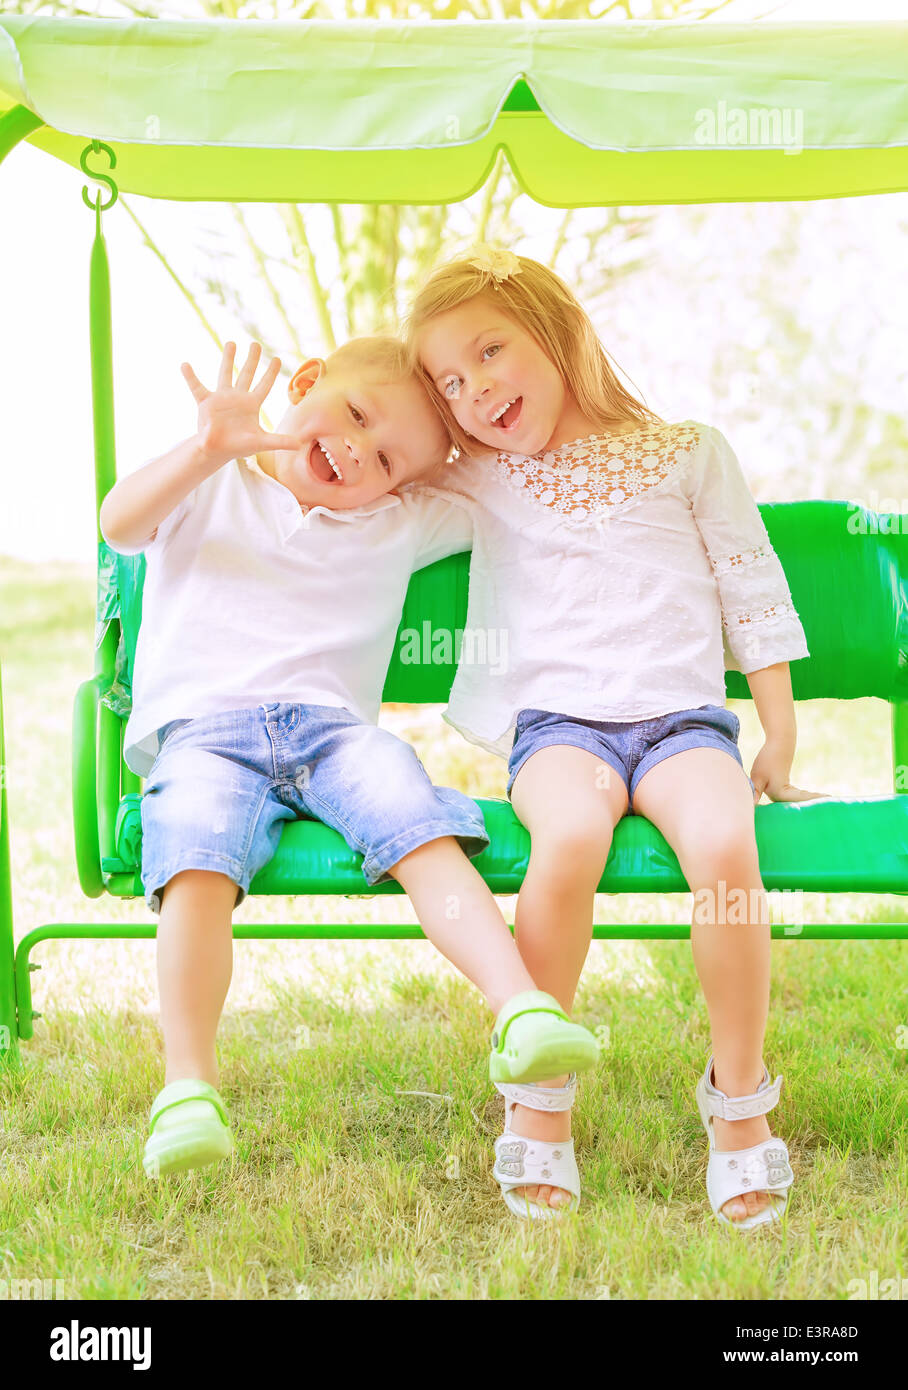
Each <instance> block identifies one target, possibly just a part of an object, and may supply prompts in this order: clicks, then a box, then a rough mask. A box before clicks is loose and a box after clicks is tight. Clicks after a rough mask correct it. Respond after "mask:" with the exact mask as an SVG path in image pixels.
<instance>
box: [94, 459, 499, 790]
mask: <svg viewBox="0 0 908 1390" xmlns="http://www.w3.org/2000/svg"><path fill="white" fill-rule="evenodd" d="M453 500H455V501H456V500H457V499H453ZM451 501H452V499H448V498H442V497H439V496H437V495H434V494H432V493H430V492H428V491H423V490H422V489H421V488H420V487H419V485H418V484H410V485H407V486H405V487H404V488H402V489H401V491H400V493H399V494H395V493H388V494H386V495H385V496H384V497H380V498H378V499H377V500H376V501H375V502H372V503H369V504H368V505H366V506H364V507H355V508H351V509H350V510H337V511H335V510H332V509H331V508H329V507H324V506H315V507H312V508H310V509H309V510H308V511H306V512H304V511H303V509H302V508H301V506H300V504H299V502H298V501H297V500H296V498H295V497H294V496H293V494H292V493H291V492H290V490H289V488H287V487H285V486H284V484H283V483H280V482H278V481H277V480H276V479H275V478H272V477H270V476H269V475H268V474H266V473H264V472H263V470H262V469H261V468H260V467H259V465H258V463H257V462H256V461H255V460H254V459H244V460H234V461H233V462H232V463H229V464H226V465H225V466H224V467H223V468H221V469H219V470H218V472H217V473H215V474H213V475H212V476H211V477H210V478H208V479H206V481H205V482H204V483H202V484H201V485H200V486H199V487H198V488H196V489H195V490H194V491H193V492H191V493H190V494H189V496H188V497H186V498H185V499H184V500H183V501H182V502H181V503H180V505H179V506H178V507H176V508H175V509H174V511H172V512H171V513H170V515H169V516H168V517H166V518H165V520H164V521H162V522H161V524H160V525H159V527H158V529H157V534H156V536H155V539H154V540H153V541H152V542H150V543H149V544H148V545H146V546H145V547H144V551H145V559H146V571H145V585H144V590H143V599H142V626H141V628H140V630H139V637H138V641H137V644H136V657H135V666H134V671H133V708H132V713H131V715H130V718H129V721H128V723H127V726H126V732H125V736H124V756H125V758H126V762H127V764H128V766H129V767H131V768H132V770H133V771H134V772H137V773H138V774H139V775H140V776H146V775H147V774H148V772H149V771H150V769H151V766H152V763H153V762H154V759H155V757H156V756H157V752H158V749H159V738H158V731H159V730H160V729H161V728H162V727H163V726H164V725H165V724H167V723H169V722H170V721H171V720H173V719H194V718H198V717H200V716H202V715H210V714H218V713H223V712H226V711H228V710H232V709H249V708H255V707H256V706H258V705H260V704H271V703H279V702H287V703H299V704H312V705H328V706H333V707H342V708H345V709H348V710H350V711H351V712H352V713H353V714H355V715H357V716H358V717H359V718H361V719H364V720H366V721H368V722H370V723H375V722H376V720H377V719H378V714H379V709H380V706H381V692H382V688H383V686H384V681H385V675H386V672H387V669H388V664H389V662H390V659H391V656H392V653H393V648H394V639H395V636H396V634H397V628H398V624H399V622H400V614H401V607H402V605H403V601H404V598H405V596H406V592H407V585H408V583H409V580H410V575H411V574H412V572H413V571H414V570H417V569H422V568H423V567H424V566H425V565H430V564H432V563H433V562H434V561H435V560H439V559H442V558H443V557H444V556H446V555H452V554H455V553H456V552H458V551H462V550H468V549H469V548H470V544H471V541H472V522H471V520H470V517H469V515H468V512H467V511H466V510H465V508H464V507H463V506H459V505H453V506H452V505H451ZM113 548H114V549H116V548H117V547H113Z"/></svg>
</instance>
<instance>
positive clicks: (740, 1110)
mask: <svg viewBox="0 0 908 1390" xmlns="http://www.w3.org/2000/svg"><path fill="white" fill-rule="evenodd" d="M712 1075H713V1059H712V1057H710V1059H709V1061H708V1062H707V1064H706V1071H705V1072H704V1073H703V1075H702V1076H701V1077H700V1080H699V1081H698V1082H697V1108H698V1109H699V1111H700V1119H701V1120H702V1121H703V1126H704V1128H705V1130H706V1133H707V1135H708V1137H709V1161H708V1164H707V1168H706V1191H707V1194H708V1196H709V1203H710V1206H711V1207H712V1209H713V1213H714V1214H715V1215H716V1216H717V1217H718V1218H719V1220H720V1221H724V1222H725V1223H726V1224H727V1225H729V1226H736V1227H737V1228H738V1229H739V1230H742V1231H746V1230H750V1229H751V1228H752V1227H754V1226H761V1225H763V1223H764V1222H767V1221H777V1220H779V1219H780V1218H781V1217H782V1215H783V1214H784V1212H785V1210H786V1208H787V1206H788V1198H789V1193H790V1188H791V1185H792V1183H793V1182H794V1174H793V1173H792V1171H791V1167H790V1165H789V1162H788V1149H787V1147H786V1146H785V1144H784V1143H783V1142H782V1140H781V1139H777V1138H775V1137H770V1138H769V1139H764V1140H763V1141H762V1142H761V1143H759V1144H754V1145H753V1146H752V1147H751V1148H749V1149H735V1150H732V1151H731V1152H726V1153H720V1152H718V1150H717V1149H716V1138H715V1133H714V1129H713V1124H712V1116H713V1115H718V1116H719V1118H720V1119H722V1120H746V1119H750V1118H752V1117H753V1116H755V1115H765V1114H767V1113H768V1112H769V1111H770V1110H772V1109H773V1107H774V1106H775V1105H776V1104H778V1100H779V1091H780V1090H781V1087H782V1078H781V1076H777V1077H776V1079H775V1081H773V1082H772V1083H771V1084H770V1080H769V1072H768V1071H767V1069H766V1068H765V1067H764V1069H763V1080H762V1082H761V1083H760V1085H759V1086H758V1087H757V1089H756V1091H755V1092H754V1093H753V1095H750V1096H727V1095H726V1094H725V1092H724V1091H720V1090H719V1089H718V1088H717V1087H716V1086H715V1085H713V1082H712ZM745 1192H768V1193H769V1194H770V1198H769V1206H767V1207H764V1208H763V1210H762V1211H760V1212H758V1213H757V1214H756V1215H755V1216H746V1217H744V1219H743V1220H741V1221H732V1220H731V1218H730V1217H728V1216H726V1215H725V1213H724V1212H723V1211H722V1206H723V1204H724V1203H725V1202H727V1201H728V1200H729V1199H730V1198H731V1197H741V1196H743V1195H744V1193H745Z"/></svg>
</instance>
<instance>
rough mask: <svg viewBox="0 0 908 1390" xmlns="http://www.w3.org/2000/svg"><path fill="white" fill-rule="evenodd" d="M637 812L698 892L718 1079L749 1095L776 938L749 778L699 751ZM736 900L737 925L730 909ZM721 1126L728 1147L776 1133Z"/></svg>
mask: <svg viewBox="0 0 908 1390" xmlns="http://www.w3.org/2000/svg"><path fill="white" fill-rule="evenodd" d="M634 811H635V812H636V813H637V814H639V815H642V816H646V817H647V818H648V819H649V820H651V821H652V822H653V824H654V825H656V826H658V828H659V829H660V830H661V831H662V834H663V835H664V836H665V838H666V840H667V841H668V843H669V844H670V845H671V847H672V849H673V850H674V851H675V853H676V854H677V856H678V861H679V863H680V865H681V870H682V872H683V874H684V877H685V878H686V879H687V882H688V884H689V886H690V889H691V892H692V893H693V894H694V920H693V922H692V924H691V947H692V949H693V956H694V963H695V965H696V968H697V974H698V975H699V977H700V983H701V984H702V986H703V993H704V996H705V998H706V1007H707V1010H708V1012H709V1022H710V1029H711V1032H712V1041H713V1053H714V1056H715V1065H714V1076H713V1080H714V1083H715V1085H716V1086H718V1088H719V1090H720V1091H724V1092H725V1093H726V1095H730V1096H742V1095H750V1094H752V1092H753V1091H755V1090H756V1088H757V1086H758V1085H759V1084H760V1082H761V1081H762V1080H763V1040H764V1036H765V1033H766V1019H767V1015H768V1012H769V965H770V945H771V937H770V929H769V911H768V903H767V900H766V895H765V890H764V888H763V881H762V879H761V877H760V864H759V859H758V856H757V845H756V839H755V836H754V800H753V792H752V791H751V787H750V783H749V781H748V778H747V776H746V774H745V773H744V771H743V769H742V768H741V766H740V765H739V764H738V763H736V762H735V760H734V759H733V758H731V757H729V755H728V754H727V753H723V752H721V751H720V750H719V749H718V748H690V749H687V750H685V752H683V753H676V754H673V755H672V756H671V757H670V758H666V759H664V761H663V762H661V763H657V764H656V766H655V767H652V768H650V770H649V772H647V773H646V774H645V776H643V777H642V778H641V779H640V782H639V784H638V786H637V791H636V795H635V797H634ZM735 889H738V890H741V889H743V890H744V896H743V897H742V896H741V895H740V894H734V895H733V890H735ZM729 899H730V901H731V903H732V904H734V905H735V914H736V915H735V916H732V913H731V910H730V909H729V911H728V913H727V916H730V917H731V918H732V920H731V922H728V921H726V920H725V918H726V914H724V913H723V900H725V901H728V900H729ZM742 902H743V904H745V910H744V911H743V912H739V905H740V903H742ZM704 909H706V910H704ZM736 923H737V924H736ZM713 1123H714V1125H715V1136H716V1147H717V1149H718V1150H719V1151H720V1152H724V1151H728V1150H732V1149H746V1148H750V1146H751V1145H752V1144H758V1143H760V1142H761V1141H762V1140H764V1139H768V1138H769V1137H770V1134H771V1132H772V1131H771V1129H770V1126H769V1121H768V1119H767V1117H766V1116H765V1115H759V1116H757V1117H756V1118H755V1119H749V1120H733V1121H730V1120H721V1119H718V1118H715V1119H714V1120H713ZM769 1201H770V1198H769V1195H768V1194H767V1193H765V1192H748V1193H745V1194H744V1195H742V1196H740V1197H732V1198H731V1199H730V1200H729V1201H728V1202H726V1203H725V1204H724V1206H723V1207H722V1211H723V1212H724V1214H725V1215H726V1216H727V1217H729V1219H730V1220H742V1219H743V1218H744V1217H746V1216H751V1215H754V1214H756V1212H758V1211H760V1210H762V1208H763V1207H765V1206H766V1205H767V1204H768V1203H769Z"/></svg>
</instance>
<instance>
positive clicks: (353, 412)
mask: <svg viewBox="0 0 908 1390" xmlns="http://www.w3.org/2000/svg"><path fill="white" fill-rule="evenodd" d="M350 414H351V415H352V416H353V418H354V420H355V421H356V423H357V424H358V425H364V424H365V423H366V417H365V416H364V415H363V414H361V412H360V411H358V410H357V408H356V406H355V405H351V406H350Z"/></svg>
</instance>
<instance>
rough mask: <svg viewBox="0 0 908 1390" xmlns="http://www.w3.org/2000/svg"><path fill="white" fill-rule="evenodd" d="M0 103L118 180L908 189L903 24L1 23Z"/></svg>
mask: <svg viewBox="0 0 908 1390" xmlns="http://www.w3.org/2000/svg"><path fill="white" fill-rule="evenodd" d="M0 34H2V36H3V38H2V42H0V114H2V111H3V110H4V109H8V108H9V107H10V106H11V105H15V104H16V103H20V104H22V105H24V106H26V107H28V109H30V110H32V111H34V112H35V113H36V114H37V115H38V116H39V117H40V119H41V120H42V121H43V122H44V125H43V126H42V127H41V128H40V129H38V130H36V131H35V132H34V133H33V134H32V135H31V136H30V137H29V139H30V140H31V142H32V143H33V144H34V145H36V146H38V147H40V148H43V149H45V150H46V151H47V152H49V153H51V154H53V155H55V156H56V157H58V158H61V159H63V160H65V161H66V162H67V163H70V164H72V165H74V166H76V167H77V166H78V155H79V153H80V151H81V149H82V147H83V145H84V142H85V140H86V139H89V138H97V139H102V140H105V141H106V142H107V143H108V144H110V145H111V146H112V147H113V148H114V149H115V151H116V154H117V181H118V184H119V186H120V187H121V189H122V190H123V191H125V192H134V193H144V194H147V195H149V196H152V197H163V198H173V199H192V200H219V199H231V200H235V201H247V200H249V201H258V200H262V201H289V200H298V201H350V202H364V201H365V202H368V201H398V202H423V203H431V202H447V201H453V200H455V199H459V198H462V197H465V196H467V195H468V194H469V193H470V192H473V191H474V190H475V189H476V188H477V187H479V186H480V184H481V183H482V181H483V179H484V177H485V176H486V175H487V173H488V170H489V168H490V167H491V164H492V161H493V160H494V157H495V153H496V151H497V150H498V149H504V150H505V152H506V154H507V157H508V159H509V161H510V163H511V166H512V168H513V169H514V172H515V175H516V176H517V178H518V181H519V182H520V184H521V186H522V187H523V188H524V189H525V190H526V191H527V192H529V193H531V194H532V196H533V197H535V198H537V199H538V201H540V202H545V203H550V204H552V205H553V206H591V205H614V204H617V203H645V202H672V203H680V202H708V201H760V200H764V199H777V198H783V199H806V198H816V197H835V196H848V195H854V194H860V193H872V192H890V191H896V190H900V189H904V188H906V187H908V83H906V81H905V76H904V73H905V68H906V61H908V24H906V23H889V22H880V21H877V22H873V23H863V24H829V23H799V24H749V25H744V24H726V23H704V22H700V23H686V22H678V21H661V22H657V23H651V22H642V21H630V22H626V23H620V24H618V23H611V22H605V21H580V20H573V21H564V20H538V21H516V20H512V21H506V22H497V21H485V20H483V21H477V22H475V23H460V22H457V21H427V22H423V23H413V22H411V23H397V22H393V23H391V22H381V21H359V20H354V21H347V22H345V23H336V22H334V21H324V20H310V21H302V22H292V21H269V22H261V21H249V20H241V21H234V20H198V21H192V22H188V21H181V22H177V21H165V20H95V19H49V18H42V17H39V18H34V17H31V16H8V17H5V18H2V19H0Z"/></svg>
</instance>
